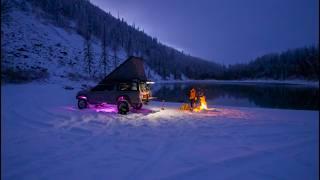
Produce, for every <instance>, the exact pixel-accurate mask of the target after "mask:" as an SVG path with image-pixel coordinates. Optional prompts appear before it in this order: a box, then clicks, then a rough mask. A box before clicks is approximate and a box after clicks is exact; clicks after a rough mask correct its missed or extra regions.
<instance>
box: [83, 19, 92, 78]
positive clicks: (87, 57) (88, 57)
mask: <svg viewBox="0 0 320 180" xmlns="http://www.w3.org/2000/svg"><path fill="white" fill-rule="evenodd" d="M91 28H92V26H91V20H90V18H89V17H87V28H86V34H85V38H84V40H85V42H84V61H85V63H86V66H85V68H86V70H87V72H88V76H89V77H92V75H93V73H92V69H91V68H92V63H93V50H92V45H91Z"/></svg>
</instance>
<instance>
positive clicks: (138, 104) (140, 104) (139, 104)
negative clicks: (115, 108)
mask: <svg viewBox="0 0 320 180" xmlns="http://www.w3.org/2000/svg"><path fill="white" fill-rule="evenodd" d="M132 107H133V108H134V109H137V110H139V109H141V108H142V103H137V104H132Z"/></svg>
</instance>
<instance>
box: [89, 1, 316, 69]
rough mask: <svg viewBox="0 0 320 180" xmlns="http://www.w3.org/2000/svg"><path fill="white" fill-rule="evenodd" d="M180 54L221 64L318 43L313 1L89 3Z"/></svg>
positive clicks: (314, 2)
mask: <svg viewBox="0 0 320 180" xmlns="http://www.w3.org/2000/svg"><path fill="white" fill-rule="evenodd" d="M91 2H92V3H93V4H95V5H98V6H99V7H100V8H101V9H103V10H105V11H106V12H111V14H112V15H114V16H115V17H117V16H118V13H119V16H120V18H124V19H125V21H127V22H128V23H129V24H133V23H135V25H136V26H139V27H140V29H143V30H144V31H145V32H146V33H147V34H149V35H151V36H153V37H156V38H158V40H159V41H160V42H162V43H164V44H166V45H169V46H172V47H174V48H176V49H179V50H183V51H184V52H185V53H187V54H190V55H193V56H197V57H201V58H204V59H206V60H212V61H215V62H218V63H223V64H234V63H243V62H248V61H250V60H252V59H253V58H255V57H257V56H261V55H263V54H266V53H270V52H281V51H284V50H287V49H289V48H297V47H303V46H308V45H314V44H317V43H318V37H319V34H318V31H319V23H318V21H319V19H318V13H319V9H318V0H267V1H260V0H219V1H218V0H193V1H192V0H189V1H188V0H91Z"/></svg>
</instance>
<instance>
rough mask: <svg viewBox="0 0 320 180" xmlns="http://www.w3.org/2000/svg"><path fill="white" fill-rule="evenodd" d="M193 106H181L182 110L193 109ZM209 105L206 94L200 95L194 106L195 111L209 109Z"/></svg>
mask: <svg viewBox="0 0 320 180" xmlns="http://www.w3.org/2000/svg"><path fill="white" fill-rule="evenodd" d="M191 109H192V108H191V106H190V105H189V104H183V105H182V106H181V107H180V110H183V111H187V110H191ZM208 109H209V108H208V105H207V101H206V96H204V95H203V96H200V97H199V102H198V103H196V106H195V107H194V108H193V111H194V112H200V111H202V110H208Z"/></svg>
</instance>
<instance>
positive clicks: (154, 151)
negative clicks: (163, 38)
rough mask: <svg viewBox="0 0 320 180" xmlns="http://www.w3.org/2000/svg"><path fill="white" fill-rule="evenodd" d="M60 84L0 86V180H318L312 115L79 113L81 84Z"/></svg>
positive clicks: (219, 110)
mask: <svg viewBox="0 0 320 180" xmlns="http://www.w3.org/2000/svg"><path fill="white" fill-rule="evenodd" d="M61 84H62V85H61ZM61 84H60V85H59V84H55V83H51V84H47V83H39V82H38V83H35V82H34V83H29V84H19V85H14V84H5V85H2V86H1V97H2V98H1V103H2V106H1V116H2V118H1V119H2V121H1V127H2V129H1V130H2V131H1V132H2V136H1V138H2V145H3V146H2V159H1V163H2V168H3V169H2V174H1V176H2V178H3V179H79V180H81V179H184V180H188V179H290V180H291V179H299V180H300V179H318V178H319V176H318V172H319V171H318V167H319V161H318V156H319V154H318V151H319V138H318V133H319V129H318V125H319V114H318V112H317V111H305V110H281V109H264V108H240V107H225V106H214V105H212V104H209V105H208V106H209V108H214V109H212V110H210V111H206V112H201V113H192V112H181V111H179V110H178V107H179V106H180V105H181V104H180V103H170V102H165V103H164V108H165V109H164V110H161V109H160V108H161V107H162V106H163V103H162V102H152V103H151V104H150V105H148V106H144V107H143V109H142V110H140V111H137V112H130V113H129V114H128V115H126V116H125V115H119V114H117V113H116V110H115V106H114V105H107V106H106V107H100V108H90V109H86V110H78V109H77V108H76V99H75V94H76V92H77V91H79V90H80V89H81V84H78V83H76V82H71V83H70V82H67V81H66V82H63V83H61ZM64 85H70V86H72V87H74V88H75V89H73V90H66V89H64V88H63V87H64Z"/></svg>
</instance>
